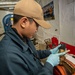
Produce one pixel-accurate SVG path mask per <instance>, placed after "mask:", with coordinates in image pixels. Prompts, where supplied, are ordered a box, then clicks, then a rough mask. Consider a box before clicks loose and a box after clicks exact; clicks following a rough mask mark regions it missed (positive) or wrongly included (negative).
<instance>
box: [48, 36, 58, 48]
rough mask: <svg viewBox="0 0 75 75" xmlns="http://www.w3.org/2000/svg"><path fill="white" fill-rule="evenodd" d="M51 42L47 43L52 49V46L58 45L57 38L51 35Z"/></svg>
mask: <svg viewBox="0 0 75 75" xmlns="http://www.w3.org/2000/svg"><path fill="white" fill-rule="evenodd" d="M51 42H52V43H51V44H50V45H49V47H50V48H51V49H52V48H54V47H56V46H58V39H57V38H56V37H52V38H51Z"/></svg>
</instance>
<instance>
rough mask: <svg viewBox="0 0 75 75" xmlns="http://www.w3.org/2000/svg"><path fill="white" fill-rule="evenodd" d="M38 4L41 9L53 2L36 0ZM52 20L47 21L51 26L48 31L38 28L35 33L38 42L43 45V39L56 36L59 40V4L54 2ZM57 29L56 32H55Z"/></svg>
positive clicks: (56, 1)
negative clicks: (53, 17)
mask: <svg viewBox="0 0 75 75" xmlns="http://www.w3.org/2000/svg"><path fill="white" fill-rule="evenodd" d="M37 1H38V3H40V5H41V6H42V7H43V6H45V5H47V4H48V3H49V2H51V1H53V0H37ZM53 2H54V16H55V19H54V20H47V22H48V23H50V24H51V25H52V27H51V28H50V29H44V28H42V27H40V28H39V29H38V32H37V36H38V40H39V42H41V43H43V42H44V39H47V38H51V37H53V36H56V37H57V38H58V39H59V34H60V29H59V4H58V3H59V2H58V0H54V1H53ZM56 29H57V31H56Z"/></svg>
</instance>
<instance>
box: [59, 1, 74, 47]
mask: <svg viewBox="0 0 75 75" xmlns="http://www.w3.org/2000/svg"><path fill="white" fill-rule="evenodd" d="M59 17H60V18H59V20H60V21H59V24H60V40H61V41H63V42H65V43H68V44H71V45H74V46H75V0H59Z"/></svg>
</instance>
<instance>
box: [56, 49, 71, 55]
mask: <svg viewBox="0 0 75 75" xmlns="http://www.w3.org/2000/svg"><path fill="white" fill-rule="evenodd" d="M69 51H70V50H66V51H65V52H62V53H58V54H57V55H58V56H62V55H65V54H66V53H68V52H69Z"/></svg>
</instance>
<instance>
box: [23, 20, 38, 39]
mask: <svg viewBox="0 0 75 75" xmlns="http://www.w3.org/2000/svg"><path fill="white" fill-rule="evenodd" d="M38 27H39V25H38V24H37V23H36V22H35V21H34V20H33V21H32V22H30V21H29V20H27V21H26V22H25V28H24V29H23V36H26V37H28V38H32V37H33V36H34V34H35V33H36V32H37V30H38Z"/></svg>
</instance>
